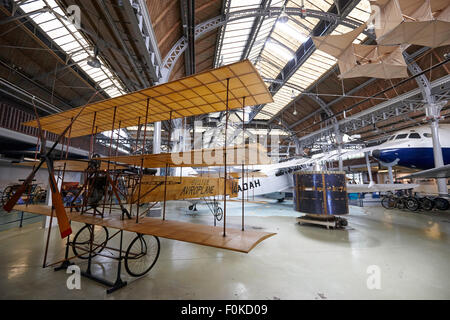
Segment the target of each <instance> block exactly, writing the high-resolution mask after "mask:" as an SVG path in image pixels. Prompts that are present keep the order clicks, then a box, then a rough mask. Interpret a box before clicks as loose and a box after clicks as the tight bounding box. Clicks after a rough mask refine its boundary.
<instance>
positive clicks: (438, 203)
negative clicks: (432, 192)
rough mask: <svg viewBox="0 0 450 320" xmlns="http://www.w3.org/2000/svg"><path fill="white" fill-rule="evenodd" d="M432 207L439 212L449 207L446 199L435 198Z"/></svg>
mask: <svg viewBox="0 0 450 320" xmlns="http://www.w3.org/2000/svg"><path fill="white" fill-rule="evenodd" d="M434 206H435V207H436V208H437V209H439V210H447V209H448V208H449V206H450V205H449V203H448V201H447V199H444V198H441V197H437V198H435V199H434Z"/></svg>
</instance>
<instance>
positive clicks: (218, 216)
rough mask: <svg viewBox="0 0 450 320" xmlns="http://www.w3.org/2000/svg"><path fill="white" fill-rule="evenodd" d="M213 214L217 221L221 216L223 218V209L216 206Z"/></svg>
mask: <svg viewBox="0 0 450 320" xmlns="http://www.w3.org/2000/svg"><path fill="white" fill-rule="evenodd" d="M214 216H215V217H216V220H217V221H220V220H222V218H223V210H222V208H221V207H217V209H216V212H215V214H214Z"/></svg>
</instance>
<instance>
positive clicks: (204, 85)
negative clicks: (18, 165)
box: [24, 60, 273, 137]
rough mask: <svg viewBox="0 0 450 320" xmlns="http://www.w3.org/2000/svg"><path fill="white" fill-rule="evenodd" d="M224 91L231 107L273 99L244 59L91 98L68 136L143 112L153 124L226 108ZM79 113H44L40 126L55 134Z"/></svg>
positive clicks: (129, 121) (133, 119) (135, 119)
mask: <svg viewBox="0 0 450 320" xmlns="http://www.w3.org/2000/svg"><path fill="white" fill-rule="evenodd" d="M227 80H228V81H229V86H228V91H227ZM227 92H228V95H227ZM227 96H228V108H229V109H230V110H232V109H237V108H243V107H246V106H254V105H259V104H265V103H270V102H273V99H272V95H271V94H270V92H269V91H268V89H267V86H266V85H265V83H264V81H263V80H262V78H261V76H260V75H259V73H258V71H257V70H256V69H255V67H254V66H253V65H252V63H251V62H250V61H248V60H244V61H241V62H237V63H233V64H230V65H227V66H223V67H220V68H217V69H213V70H208V71H205V72H202V73H198V74H195V75H192V76H189V77H185V78H182V79H179V80H175V81H171V82H167V83H164V84H160V85H157V86H154V87H151V88H147V89H143V90H140V91H136V92H133V93H129V94H125V95H122V96H120V97H116V98H112V99H107V100H103V101H100V102H94V103H91V104H89V105H87V106H86V107H85V108H84V109H83V110H82V112H81V114H80V115H79V117H78V118H77V119H76V120H75V121H74V123H73V125H72V128H71V132H70V135H71V137H79V136H84V135H90V134H92V133H93V132H92V131H93V129H92V128H93V126H94V123H95V128H97V129H96V131H97V132H103V131H108V130H111V127H112V125H113V121H115V123H119V121H120V122H121V126H122V128H126V127H130V126H137V125H138V124H139V123H141V124H142V123H144V122H145V121H144V120H145V118H146V114H148V115H149V117H148V119H147V123H152V122H157V121H164V120H169V119H176V118H183V117H191V116H196V115H201V114H207V113H212V112H220V111H225V110H226V109H227V104H226V102H227ZM244 98H245V99H244ZM244 100H245V103H244ZM147 107H148V109H147ZM79 112H80V108H73V109H70V110H68V111H64V112H61V113H57V114H54V115H50V116H46V117H43V118H41V119H40V123H41V127H42V129H43V130H47V131H50V132H53V133H57V134H59V133H61V132H63V131H64V129H65V128H66V127H67V126H68V125H69V123H70V122H71V119H73V118H74V117H75V116H76V115H77V114H78V113H79ZM113 119H114V120H113ZM94 121H95V122H94ZM24 125H27V126H32V127H37V125H38V124H37V122H36V121H35V120H33V121H29V122H25V123H24ZM66 135H67V134H66Z"/></svg>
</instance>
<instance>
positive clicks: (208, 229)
mask: <svg viewBox="0 0 450 320" xmlns="http://www.w3.org/2000/svg"><path fill="white" fill-rule="evenodd" d="M14 210H18V211H24V212H29V213H34V214H41V215H46V216H50V215H51V213H52V208H51V207H49V206H44V205H28V206H26V205H16V206H15V207H14ZM66 212H67V216H68V217H69V219H70V220H71V221H76V222H80V223H86V224H90V225H99V226H104V227H106V228H113V229H120V230H124V231H129V232H136V233H138V234H146V235H152V236H156V237H161V238H167V239H172V240H179V241H184V242H190V243H195V244H200V245H204V246H209V247H215V248H221V249H226V250H232V251H238V252H243V253H248V252H250V251H251V250H252V249H253V248H255V247H256V245H258V244H259V243H260V242H261V241H263V240H265V239H267V238H269V237H271V236H274V235H275V233H271V232H263V231H254V230H246V231H242V230H238V229H233V228H227V234H226V237H224V236H223V233H222V228H220V227H214V226H208V225H202V224H195V223H188V222H181V221H174V220H161V219H158V218H150V217H143V218H142V219H141V220H140V222H139V223H135V221H134V220H129V219H125V220H122V219H120V216H117V215H111V216H106V217H104V218H101V217H98V216H92V215H83V214H81V213H78V212H70V210H69V209H66Z"/></svg>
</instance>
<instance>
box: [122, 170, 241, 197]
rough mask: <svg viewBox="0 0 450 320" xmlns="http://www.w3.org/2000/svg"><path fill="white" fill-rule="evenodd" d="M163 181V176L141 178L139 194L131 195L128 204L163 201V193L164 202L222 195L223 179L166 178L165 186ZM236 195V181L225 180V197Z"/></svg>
mask: <svg viewBox="0 0 450 320" xmlns="http://www.w3.org/2000/svg"><path fill="white" fill-rule="evenodd" d="M165 179H166V177H163V176H148V175H146V176H143V178H142V182H141V186H140V191H141V192H140V193H138V192H135V193H134V194H132V196H131V199H130V201H129V202H131V203H136V202H137V201H138V200H139V202H140V203H145V202H158V201H164V193H166V197H165V199H166V200H183V199H197V198H203V197H212V196H219V195H223V194H224V179H223V178H209V177H208V178H201V177H167V185H166V186H165V185H164V183H165V181H166V180H165ZM130 193H131V192H130ZM237 193H238V185H237V180H235V179H227V195H228V196H230V197H231V198H233V197H237Z"/></svg>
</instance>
